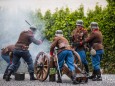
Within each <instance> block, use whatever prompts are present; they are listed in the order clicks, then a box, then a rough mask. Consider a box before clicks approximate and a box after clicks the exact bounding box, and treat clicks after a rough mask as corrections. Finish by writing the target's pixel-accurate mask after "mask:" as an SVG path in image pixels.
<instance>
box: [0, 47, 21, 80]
mask: <svg viewBox="0 0 115 86" xmlns="http://www.w3.org/2000/svg"><path fill="white" fill-rule="evenodd" d="M14 48H15V45H9V46H7V47H5V48H2V49H1V50H2V51H1V57H2V58H3V59H4V60H5V61H6V62H7V63H8V66H7V68H6V70H5V72H4V75H3V79H5V77H6V75H7V73H8V67H9V66H10V65H11V64H12V59H13V50H14ZM19 66H20V61H19V62H18V63H17V65H16V69H15V71H14V72H16V71H17V69H18V68H19Z"/></svg>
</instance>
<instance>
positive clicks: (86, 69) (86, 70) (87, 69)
mask: <svg viewBox="0 0 115 86" xmlns="http://www.w3.org/2000/svg"><path fill="white" fill-rule="evenodd" d="M84 67H85V72H86V75H87V77H88V76H89V68H88V65H87V64H84Z"/></svg>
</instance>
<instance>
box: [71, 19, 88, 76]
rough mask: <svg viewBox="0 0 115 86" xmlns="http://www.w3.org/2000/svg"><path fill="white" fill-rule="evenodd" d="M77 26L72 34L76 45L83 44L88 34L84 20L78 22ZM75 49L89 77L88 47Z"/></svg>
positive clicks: (82, 46) (76, 47) (75, 47)
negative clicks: (84, 26)
mask: <svg viewBox="0 0 115 86" xmlns="http://www.w3.org/2000/svg"><path fill="white" fill-rule="evenodd" d="M76 26H77V27H76V28H75V30H73V32H72V41H73V42H74V43H79V42H82V41H83V40H85V38H86V37H87V35H88V33H87V30H86V29H84V28H83V21H82V20H77V22H76ZM73 47H74V49H75V51H76V52H78V54H79V55H80V57H81V61H82V64H83V65H84V68H85V72H86V74H87V75H88V74H89V68H88V62H87V59H86V52H85V50H86V49H85V48H86V45H80V46H78V45H77V46H76V45H75V46H73Z"/></svg>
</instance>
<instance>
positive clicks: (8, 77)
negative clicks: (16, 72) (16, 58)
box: [5, 70, 13, 81]
mask: <svg viewBox="0 0 115 86" xmlns="http://www.w3.org/2000/svg"><path fill="white" fill-rule="evenodd" d="M12 73H13V71H12V70H8V74H7V75H6V76H5V79H6V81H10V76H11V74H12Z"/></svg>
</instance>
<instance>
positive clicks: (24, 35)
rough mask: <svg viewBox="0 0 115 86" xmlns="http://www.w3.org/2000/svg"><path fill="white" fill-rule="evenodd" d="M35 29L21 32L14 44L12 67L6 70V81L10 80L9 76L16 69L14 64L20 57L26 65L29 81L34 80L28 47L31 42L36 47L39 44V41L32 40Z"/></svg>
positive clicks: (31, 28)
mask: <svg viewBox="0 0 115 86" xmlns="http://www.w3.org/2000/svg"><path fill="white" fill-rule="evenodd" d="M36 30H37V29H36V28H35V27H30V30H28V31H23V32H21V34H20V36H19V39H18V41H17V43H16V44H15V49H14V51H13V61H12V65H11V66H10V67H9V68H8V74H7V76H6V81H9V80H10V76H11V74H12V73H13V71H14V69H15V68H16V64H17V63H18V62H19V60H20V58H21V57H22V58H23V59H24V60H25V62H26V63H27V65H28V72H29V74H30V80H36V78H35V77H34V66H33V60H32V58H31V55H30V52H29V50H28V48H29V45H30V44H31V43H32V42H33V43H35V44H37V45H39V44H41V43H42V41H41V40H36V39H35V38H34V33H35V32H36Z"/></svg>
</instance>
